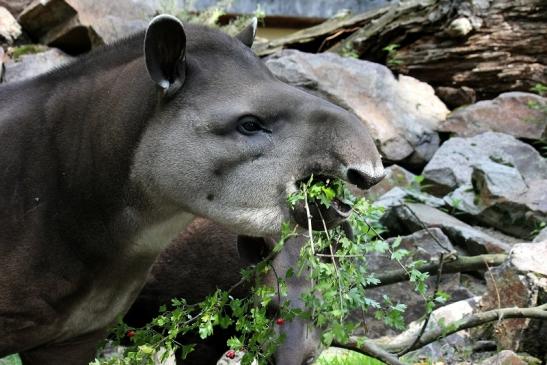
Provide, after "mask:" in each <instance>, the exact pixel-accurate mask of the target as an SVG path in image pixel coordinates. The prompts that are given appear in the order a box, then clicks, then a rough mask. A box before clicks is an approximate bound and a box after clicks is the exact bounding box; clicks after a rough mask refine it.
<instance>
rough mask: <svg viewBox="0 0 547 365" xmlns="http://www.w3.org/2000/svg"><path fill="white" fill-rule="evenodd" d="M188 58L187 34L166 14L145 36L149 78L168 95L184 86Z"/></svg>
mask: <svg viewBox="0 0 547 365" xmlns="http://www.w3.org/2000/svg"><path fill="white" fill-rule="evenodd" d="M185 55H186V33H185V32H184V27H183V25H182V23H181V22H180V20H178V19H177V18H175V17H173V16H171V15H165V14H164V15H158V16H156V17H155V18H154V19H152V21H151V22H150V24H149V25H148V28H147V29H146V33H145V36H144V58H145V62H146V68H147V70H148V73H149V75H150V78H151V79H152V80H153V81H154V82H155V83H156V84H157V85H158V86H159V87H160V88H161V89H162V90H163V91H164V94H165V95H168V94H173V93H174V92H175V91H177V90H178V89H180V87H181V86H182V84H183V83H184V78H185V73H186V72H185V70H186V62H185Z"/></svg>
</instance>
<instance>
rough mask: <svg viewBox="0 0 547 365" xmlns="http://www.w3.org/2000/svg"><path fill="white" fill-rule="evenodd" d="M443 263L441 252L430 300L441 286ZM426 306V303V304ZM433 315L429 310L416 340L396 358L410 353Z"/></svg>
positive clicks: (433, 298)
mask: <svg viewBox="0 0 547 365" xmlns="http://www.w3.org/2000/svg"><path fill="white" fill-rule="evenodd" d="M443 263H444V254H443V253H442V252H441V253H440V255H439V270H438V271H437V280H436V281H435V289H434V290H433V294H432V296H431V297H432V300H435V297H436V296H437V293H438V292H439V287H440V286H441V275H442V273H443ZM426 305H427V303H426ZM432 313H433V310H430V311H428V312H427V314H426V317H425V320H424V324H423V325H422V328H420V332H419V333H418V336H416V339H415V340H414V342H412V344H411V345H410V346H408V347H407V348H406V349H404V350H402V351H400V352H399V353H397V355H398V356H403V355H404V354H406V353H407V352H408V351H410V349H411V348H413V347H414V346H415V345H416V344H417V343H418V342H420V339H421V338H422V336H423V334H424V332H425V329H426V328H427V325H428V324H429V320H430V319H431V314H432Z"/></svg>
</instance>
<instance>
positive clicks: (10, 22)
mask: <svg viewBox="0 0 547 365" xmlns="http://www.w3.org/2000/svg"><path fill="white" fill-rule="evenodd" d="M21 34H22V30H21V26H20V25H19V23H17V20H15V18H14V17H13V15H11V13H10V12H9V11H8V9H6V8H4V7H3V6H0V43H7V44H12V43H13V42H14V41H15V40H16V39H17V38H19V36H21Z"/></svg>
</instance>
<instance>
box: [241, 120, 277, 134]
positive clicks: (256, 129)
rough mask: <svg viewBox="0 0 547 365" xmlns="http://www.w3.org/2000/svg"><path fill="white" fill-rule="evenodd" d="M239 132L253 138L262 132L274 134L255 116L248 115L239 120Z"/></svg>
mask: <svg viewBox="0 0 547 365" xmlns="http://www.w3.org/2000/svg"><path fill="white" fill-rule="evenodd" d="M237 130H238V132H239V133H241V134H244V135H246V136H251V135H253V134H257V133H260V132H264V133H272V131H270V130H268V129H267V128H265V127H264V126H263V124H262V122H261V121H260V119H258V118H257V117H255V116H253V115H246V116H244V117H243V118H241V119H240V120H239V123H238V126H237Z"/></svg>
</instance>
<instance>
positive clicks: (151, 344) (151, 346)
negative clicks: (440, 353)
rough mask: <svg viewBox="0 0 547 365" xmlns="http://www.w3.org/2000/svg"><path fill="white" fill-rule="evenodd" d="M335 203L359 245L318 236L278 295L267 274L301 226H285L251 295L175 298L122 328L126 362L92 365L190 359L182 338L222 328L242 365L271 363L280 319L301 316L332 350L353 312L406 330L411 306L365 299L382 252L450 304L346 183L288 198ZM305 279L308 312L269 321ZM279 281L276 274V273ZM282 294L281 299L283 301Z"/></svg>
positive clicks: (252, 273) (256, 274)
mask: <svg viewBox="0 0 547 365" xmlns="http://www.w3.org/2000/svg"><path fill="white" fill-rule="evenodd" d="M334 199H338V200H340V201H343V202H345V203H346V204H349V205H350V206H351V208H352V214H351V216H350V218H349V222H350V224H351V226H352V227H353V230H354V237H353V240H350V238H349V237H347V236H346V232H345V230H344V229H342V228H340V227H337V228H334V229H330V230H327V229H325V230H323V231H318V232H311V231H308V232H311V235H309V236H307V238H308V241H307V243H306V244H305V245H304V246H303V248H302V251H301V254H300V259H299V261H298V265H297V267H295V268H293V270H289V271H288V272H287V276H286V277H278V283H277V287H276V288H271V287H268V286H264V285H263V284H262V282H263V281H261V277H262V275H264V274H266V273H267V272H268V270H270V269H271V266H270V264H269V262H270V259H271V257H273V254H275V252H278V251H279V250H280V249H282V246H283V244H284V242H285V241H286V240H287V239H289V238H291V237H293V236H295V235H296V234H297V230H296V227H292V226H290V225H288V224H285V225H284V226H283V232H282V237H281V239H280V241H279V243H278V245H277V246H276V248H275V249H274V252H273V253H272V254H271V255H270V257H268V258H267V259H266V260H265V261H263V262H261V263H259V264H258V265H256V266H253V267H251V268H249V269H246V270H244V271H243V273H242V275H243V278H244V280H246V281H248V282H250V283H251V284H253V288H252V295H251V296H249V297H248V298H244V299H235V298H233V297H232V296H231V295H230V292H229V291H221V290H217V291H216V292H215V293H213V294H212V295H210V296H208V297H207V298H206V299H205V300H204V301H202V302H200V303H197V304H193V305H190V304H188V303H186V301H185V300H184V299H174V300H173V302H172V303H171V304H170V305H169V307H167V306H163V307H162V308H160V312H161V314H160V315H159V316H158V317H157V318H155V319H154V320H153V321H152V322H151V323H150V324H148V325H146V326H145V327H143V328H139V329H132V328H128V327H127V326H126V325H124V324H123V323H121V324H119V325H118V326H117V328H116V329H115V330H114V333H115V334H116V335H117V337H118V338H122V337H124V335H125V334H127V333H128V331H131V333H132V336H131V346H130V347H129V348H128V349H127V350H126V352H125V354H124V356H123V357H120V358H111V359H101V360H95V362H94V363H93V364H96V365H99V364H103V365H104V364H108V365H120V364H153V359H154V357H160V358H161V357H163V358H166V357H167V356H168V355H169V354H170V353H173V352H174V351H176V350H177V349H180V351H181V352H182V353H183V354H188V353H190V352H191V351H192V349H193V346H192V345H191V344H181V343H179V342H178V341H177V337H178V336H180V335H184V334H189V333H194V334H198V335H199V336H200V337H201V338H203V339H205V338H207V337H208V336H210V335H212V334H213V333H214V331H215V328H219V327H220V328H226V327H228V326H231V325H233V326H235V328H236V330H237V331H238V335H237V336H236V337H233V338H231V339H230V340H229V341H228V343H227V345H228V347H230V348H231V349H232V350H237V351H243V352H245V355H244V356H243V359H242V363H243V364H250V363H251V362H252V360H253V359H256V360H257V361H258V363H259V364H267V363H268V358H269V357H270V356H271V355H272V354H273V353H274V352H275V349H276V348H277V346H278V345H279V343H280V342H281V341H283V338H282V337H279V336H277V335H276V334H275V331H274V328H275V326H276V324H275V319H276V318H283V319H284V320H286V321H290V320H291V319H293V318H295V317H296V316H299V317H301V318H305V319H307V320H310V321H311V322H313V323H314V325H316V326H319V327H321V328H324V329H325V330H324V332H323V334H322V342H323V344H324V345H325V346H329V345H330V344H331V343H332V342H334V341H335V342H338V343H345V342H346V341H347V340H348V338H349V335H350V334H351V333H352V332H353V331H354V330H355V329H356V328H357V327H358V326H360V325H362V322H352V321H350V320H349V314H350V313H351V312H355V311H359V312H361V313H363V317H365V315H368V316H374V317H375V318H377V319H379V320H383V321H384V322H385V323H386V324H387V325H389V326H391V327H394V328H398V329H403V328H404V326H405V324H404V320H403V313H404V310H405V308H406V306H405V305H404V304H403V303H399V302H397V301H395V300H393V299H392V298H389V297H387V296H384V297H383V299H382V300H381V301H380V302H378V301H375V300H373V299H371V298H367V296H366V288H367V286H368V285H369V284H373V283H378V279H377V278H376V277H375V276H374V274H373V273H370V272H368V269H367V262H366V254H368V253H372V252H379V253H382V254H386V255H388V256H389V257H391V259H392V260H395V261H396V262H398V263H399V264H400V265H401V266H402V267H404V268H405V270H407V273H408V275H409V277H410V281H411V282H412V283H413V284H414V286H415V290H416V291H417V292H418V293H420V294H421V295H422V296H423V297H424V299H425V300H426V302H427V303H426V307H427V310H428V311H431V310H432V309H433V307H434V303H435V301H436V302H443V301H444V299H445V298H444V297H443V294H442V293H441V294H440V295H438V296H437V297H436V298H426V290H427V287H426V284H425V281H426V279H427V278H428V274H426V273H421V272H420V271H418V270H417V269H418V267H419V265H421V264H422V263H423V262H421V261H416V262H411V263H410V264H408V265H406V266H404V265H403V264H402V261H403V260H404V259H405V258H407V257H408V256H409V252H408V251H407V250H404V249H402V248H400V243H401V240H400V239H395V240H393V241H391V242H387V241H385V240H383V239H382V238H381V236H380V235H381V233H382V231H383V228H382V226H381V225H380V224H379V217H380V216H381V214H382V209H381V208H379V207H376V206H374V205H373V204H371V203H369V202H368V201H367V200H366V199H364V198H355V197H354V196H353V195H352V194H351V193H350V192H349V190H348V189H347V188H346V186H345V184H344V183H343V182H342V181H340V180H329V179H327V180H318V181H314V180H313V177H312V178H310V179H309V180H308V181H307V182H305V183H302V184H301V189H300V191H298V192H297V193H295V194H293V195H291V196H289V197H288V202H289V204H290V205H294V204H295V203H296V202H299V201H304V202H305V204H308V205H309V204H318V205H322V206H325V207H329V206H330V205H331V204H332V202H333V201H334ZM301 273H304V274H305V275H306V277H308V278H309V280H310V289H309V290H308V291H306V292H304V293H303V294H302V299H303V301H304V303H305V309H303V310H302V309H293V308H290V307H289V305H288V303H287V302H285V304H284V305H283V306H282V307H281V308H280V310H279V312H278V314H277V316H276V317H275V318H272V316H271V315H268V313H267V308H268V304H269V303H270V302H271V301H272V299H273V298H274V297H275V296H276V295H280V296H284V295H286V291H287V288H286V283H285V280H286V279H287V278H288V277H291V276H292V275H299V274H301ZM276 276H277V274H276ZM278 292H279V294H278Z"/></svg>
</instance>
